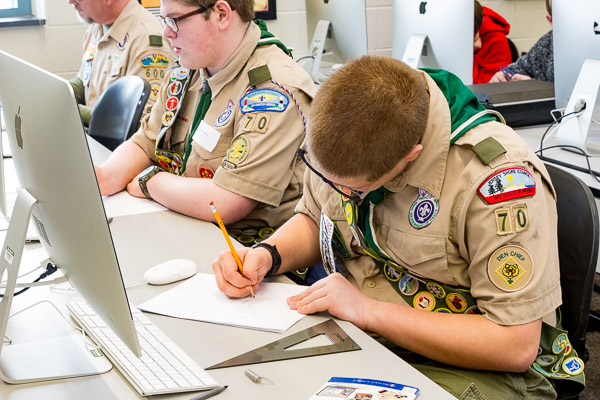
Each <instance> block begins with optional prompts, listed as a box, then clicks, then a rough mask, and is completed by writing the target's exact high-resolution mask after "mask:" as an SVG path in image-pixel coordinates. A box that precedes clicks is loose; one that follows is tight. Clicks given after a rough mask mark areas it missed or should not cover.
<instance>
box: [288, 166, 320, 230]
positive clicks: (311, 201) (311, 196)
mask: <svg viewBox="0 0 600 400" xmlns="http://www.w3.org/2000/svg"><path fill="white" fill-rule="evenodd" d="M318 180H320V178H319V177H318V176H317V175H315V174H314V173H313V172H312V171H311V170H310V169H308V168H306V170H304V190H303V192H302V197H301V198H300V201H299V202H298V204H297V205H296V208H295V209H294V212H295V213H299V214H305V215H306V216H308V217H309V218H310V219H312V220H313V221H314V222H315V223H316V224H318V223H319V220H320V215H321V205H320V203H319V202H318V201H317V197H316V192H315V190H317V188H319V186H320V185H319V184H320V182H318Z"/></svg>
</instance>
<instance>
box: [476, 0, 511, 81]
mask: <svg viewBox="0 0 600 400" xmlns="http://www.w3.org/2000/svg"><path fill="white" fill-rule="evenodd" d="M478 8H481V13H482V15H483V20H482V22H481V26H480V27H479V29H478V30H477V31H476V32H475V36H477V35H479V37H480V40H481V44H480V47H479V46H477V42H476V41H475V45H474V51H475V54H474V55H473V83H474V84H475V83H487V82H488V81H489V80H490V78H491V77H492V76H493V75H494V74H495V73H496V71H498V70H499V69H500V67H501V66H503V65H508V64H509V63H510V62H511V61H512V59H511V53H510V47H509V45H508V39H507V38H506V35H508V34H509V32H510V24H509V23H508V22H507V21H506V20H505V19H504V18H503V17H502V16H501V15H500V14H498V13H497V12H495V11H494V10H492V9H490V8H488V7H482V6H480V5H479V3H478V2H475V13H476V14H477V9H478ZM478 47H479V48H478Z"/></svg>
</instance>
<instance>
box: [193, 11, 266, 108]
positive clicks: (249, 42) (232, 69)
mask: <svg viewBox="0 0 600 400" xmlns="http://www.w3.org/2000/svg"><path fill="white" fill-rule="evenodd" d="M259 39H260V28H259V27H258V26H256V24H253V23H249V24H248V29H247V30H246V34H245V35H244V38H243V39H242V42H241V43H240V45H239V46H238V48H237V49H236V50H235V52H234V53H233V55H232V56H231V57H230V58H229V60H228V61H227V63H226V64H225V66H224V67H223V68H222V69H221V70H220V71H219V72H217V73H216V74H214V75H213V76H211V77H210V78H208V84H209V86H210V89H211V90H212V98H213V99H214V98H215V97H216V96H217V95H218V94H219V92H220V91H221V89H223V87H225V85H227V84H228V83H229V82H231V80H232V77H235V76H237V75H238V74H239V73H240V71H241V70H242V69H243V68H244V67H245V66H246V64H247V63H248V60H249V59H250V56H251V55H252V53H253V52H254V49H255V48H256V45H257V44H258V40H259ZM202 76H203V77H205V78H206V77H207V76H208V71H207V70H206V69H204V70H202Z"/></svg>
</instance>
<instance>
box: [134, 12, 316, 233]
mask: <svg viewBox="0 0 600 400" xmlns="http://www.w3.org/2000/svg"><path fill="white" fill-rule="evenodd" d="M259 38H260V29H259V28H258V27H257V26H256V25H255V24H254V23H251V24H250V27H249V28H248V31H247V32H246V35H245V37H244V39H243V41H242V43H241V44H240V47H239V48H238V49H237V51H236V52H235V54H234V55H233V56H232V57H231V59H229V61H228V62H227V64H226V65H225V67H224V68H223V69H222V70H221V71H219V72H218V73H217V74H215V75H214V76H212V77H210V78H208V79H207V82H208V84H209V86H210V88H211V91H212V103H211V105H210V108H209V109H208V112H207V113H206V116H205V117H204V122H205V123H206V124H207V125H208V127H209V128H210V129H209V131H212V130H216V131H218V132H219V134H220V138H219V140H218V143H217V145H216V147H215V148H214V150H212V151H208V150H207V149H206V148H204V147H202V146H201V145H200V144H199V143H197V142H196V137H197V136H200V135H198V133H196V134H195V135H194V140H193V141H192V151H191V153H190V157H189V159H188V161H187V166H186V170H185V173H184V175H185V176H191V177H203V178H210V177H213V180H214V183H215V184H216V185H218V186H220V187H222V188H224V189H227V190H229V191H231V192H234V193H236V194H239V195H241V196H244V197H247V198H250V199H253V200H256V201H258V202H260V203H259V204H258V205H257V207H256V208H255V209H254V210H253V211H252V212H251V213H250V214H249V215H248V216H246V218H245V219H244V220H242V221H239V222H238V223H236V224H232V227H238V228H246V227H264V226H271V227H277V226H280V225H282V224H283V223H284V222H285V221H286V220H288V219H289V218H291V217H292V215H293V210H294V207H295V205H296V203H297V202H298V199H299V198H300V196H301V194H302V180H303V173H304V164H303V163H302V161H301V160H299V159H298V158H297V157H296V155H295V154H296V153H295V152H296V150H297V149H298V146H299V145H300V143H301V142H302V139H303V135H304V125H303V121H302V116H301V114H300V111H299V110H298V108H297V107H296V105H295V103H294V101H293V99H292V98H291V96H290V95H289V94H288V93H286V92H285V91H284V90H282V89H281V88H279V87H278V86H277V85H275V84H273V83H272V82H271V81H266V82H263V83H260V84H258V85H257V88H270V89H274V90H277V91H278V92H280V93H281V94H283V95H285V96H286V97H287V98H288V99H289V104H288V105H287V108H286V109H285V111H283V112H251V113H246V114H244V113H242V111H241V108H240V99H241V98H242V97H243V96H244V95H245V94H246V92H247V91H248V89H249V88H250V83H249V78H248V71H249V70H251V69H253V68H256V67H257V66H260V65H264V64H267V65H268V67H269V70H270V72H271V76H272V78H273V80H275V81H276V82H279V83H281V84H282V85H283V86H285V87H286V88H287V89H289V90H290V91H291V92H292V93H293V94H294V96H295V98H296V99H297V101H298V103H299V106H300V109H301V110H302V112H303V113H304V116H307V115H308V112H309V111H310V102H311V100H312V97H313V96H314V94H315V91H316V88H315V86H314V84H313V82H312V80H311V79H310V77H309V75H308V74H307V73H306V72H305V71H304V70H303V69H302V68H300V67H299V66H298V65H297V64H296V63H295V62H294V60H292V59H291V58H290V57H288V56H287V55H286V54H285V53H284V52H283V51H282V50H281V49H279V48H278V47H277V46H275V45H265V46H260V47H258V48H257V47H256V45H257V43H258V40H259ZM203 75H204V76H208V74H207V73H206V71H203ZM166 79H167V80H169V79H170V78H169V77H167V78H166ZM168 87H169V84H168V82H167V83H166V84H164V85H163V86H162V88H161V90H160V93H159V100H158V101H157V104H156V106H155V107H154V108H153V110H152V113H151V114H150V116H149V118H147V119H145V120H143V121H142V126H141V128H140V130H139V131H138V132H137V133H136V134H135V135H134V136H133V137H132V140H133V141H134V142H135V143H136V144H138V145H139V146H140V147H141V148H142V149H143V150H144V151H145V152H146V154H147V155H148V157H150V158H151V159H152V160H154V161H157V160H156V156H155V143H156V135H157V132H158V131H159V129H160V127H161V122H162V116H163V114H164V113H165V111H166V99H167V98H168ZM201 94H202V77H201V76H200V74H198V73H196V74H195V75H194V77H193V78H192V80H191V81H190V84H189V88H188V91H187V93H186V95H185V97H184V100H183V104H182V105H181V109H180V110H179V114H178V115H177V118H176V121H175V122H174V123H173V125H171V128H170V129H171V133H170V135H171V137H170V141H171V146H172V147H173V150H174V151H176V152H178V153H179V154H181V155H183V154H184V148H185V143H186V139H187V136H188V134H190V132H189V131H190V128H191V125H192V121H193V119H194V114H195V112H196V107H197V105H198V102H199V100H200V96H201ZM232 107H233V112H231V111H230V110H231V108H232ZM228 115H230V116H229V117H227V116H228ZM259 117H262V118H259ZM227 118H228V119H227ZM259 119H260V120H261V122H262V124H258V123H257V121H258V120H259ZM224 121H226V123H224V124H223V122H224ZM259 125H260V126H259ZM199 129H200V128H199ZM212 132H213V133H212V134H214V131H212ZM167 135H169V133H168V132H167ZM241 141H244V142H246V141H247V148H246V152H245V153H242V156H241V157H239V158H237V159H235V158H233V157H232V154H235V151H236V150H237V149H238V148H239V145H240V143H241ZM163 147H165V148H168V147H166V146H163ZM224 161H225V162H224ZM213 175H214V176H213Z"/></svg>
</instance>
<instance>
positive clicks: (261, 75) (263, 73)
mask: <svg viewBox="0 0 600 400" xmlns="http://www.w3.org/2000/svg"><path fill="white" fill-rule="evenodd" d="M248 79H249V80H250V86H252V87H254V86H256V85H258V84H260V83H263V82H266V81H268V80H270V79H271V71H269V67H268V66H267V65H266V64H265V65H261V66H260V67H256V68H252V69H251V70H250V71H248Z"/></svg>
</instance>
